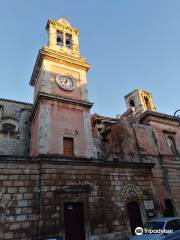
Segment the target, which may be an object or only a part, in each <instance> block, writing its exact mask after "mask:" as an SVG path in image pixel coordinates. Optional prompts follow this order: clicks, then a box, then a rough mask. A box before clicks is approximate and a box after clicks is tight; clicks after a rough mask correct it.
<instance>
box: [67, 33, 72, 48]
mask: <svg viewBox="0 0 180 240" xmlns="http://www.w3.org/2000/svg"><path fill="white" fill-rule="evenodd" d="M71 45H72V36H71V35H70V34H68V33H66V47H67V48H71Z"/></svg>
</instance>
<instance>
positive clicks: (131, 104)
mask: <svg viewBox="0 0 180 240" xmlns="http://www.w3.org/2000/svg"><path fill="white" fill-rule="evenodd" d="M129 104H130V106H131V107H135V102H134V100H133V99H131V100H130V102H129Z"/></svg>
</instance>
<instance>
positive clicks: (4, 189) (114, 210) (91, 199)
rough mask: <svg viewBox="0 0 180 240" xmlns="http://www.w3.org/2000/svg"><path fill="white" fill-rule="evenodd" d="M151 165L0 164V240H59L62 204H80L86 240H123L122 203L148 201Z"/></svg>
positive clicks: (29, 161)
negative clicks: (55, 237)
mask: <svg viewBox="0 0 180 240" xmlns="http://www.w3.org/2000/svg"><path fill="white" fill-rule="evenodd" d="M151 168H152V164H139V163H126V164H125V163H123V164H121V163H114V164H112V163H108V162H100V161H92V160H91V161H90V160H86V159H74V160H70V159H69V160H68V159H59V158H58V159H55V158H52V157H42V158H29V159H17V158H16V159H15V158H14V159H13V158H8V159H7V158H6V159H5V158H3V157H2V158H1V160H0V169H1V174H0V211H1V214H0V216H1V218H0V221H1V222H0V226H1V228H0V239H1V240H5V239H13V240H14V239H18V240H20V239H23V240H30V239H46V238H47V237H54V236H57V235H58V236H59V235H62V236H63V237H64V229H65V226H64V203H66V202H82V203H83V206H84V215H85V230H86V239H89V240H95V239H96V240H99V239H101V240H102V239H108V240H110V239H113V240H114V239H126V236H127V234H129V233H130V226H129V222H128V218H127V214H126V203H127V202H128V201H131V200H136V201H138V202H139V203H140V204H141V206H142V209H141V211H142V216H143V221H146V212H145V209H144V208H143V200H146V199H152V197H153V196H152V195H153V193H152V189H151V186H152V174H151Z"/></svg>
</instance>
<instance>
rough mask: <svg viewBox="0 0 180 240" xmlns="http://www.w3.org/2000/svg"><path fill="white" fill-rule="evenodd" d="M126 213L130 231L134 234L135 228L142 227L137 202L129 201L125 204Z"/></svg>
mask: <svg viewBox="0 0 180 240" xmlns="http://www.w3.org/2000/svg"><path fill="white" fill-rule="evenodd" d="M127 213H128V218H129V222H130V225H131V232H132V234H133V235H135V229H136V228H137V227H142V226H143V224H142V218H141V212H140V208H139V203H138V202H129V203H128V204H127Z"/></svg>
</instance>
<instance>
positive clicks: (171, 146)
mask: <svg viewBox="0 0 180 240" xmlns="http://www.w3.org/2000/svg"><path fill="white" fill-rule="evenodd" d="M167 143H168V146H169V149H170V151H171V153H172V154H173V155H177V154H178V153H177V149H176V143H175V140H174V138H173V137H172V136H168V137H167Z"/></svg>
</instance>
